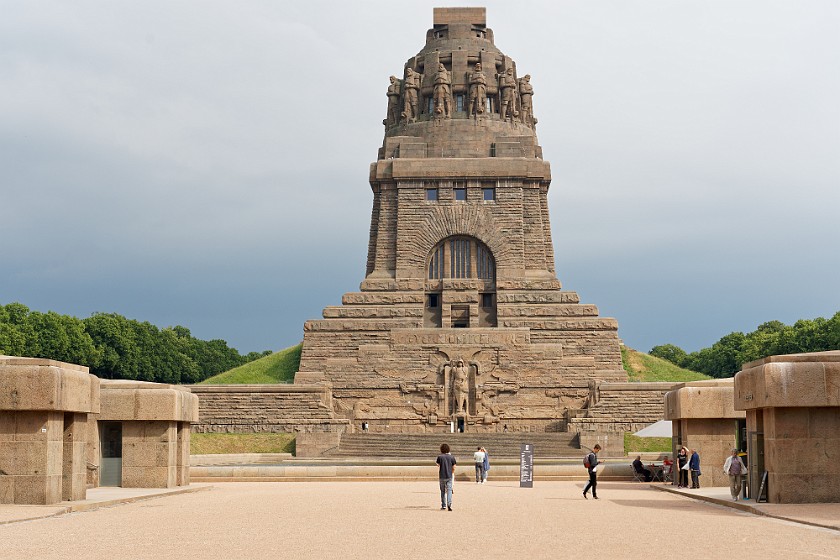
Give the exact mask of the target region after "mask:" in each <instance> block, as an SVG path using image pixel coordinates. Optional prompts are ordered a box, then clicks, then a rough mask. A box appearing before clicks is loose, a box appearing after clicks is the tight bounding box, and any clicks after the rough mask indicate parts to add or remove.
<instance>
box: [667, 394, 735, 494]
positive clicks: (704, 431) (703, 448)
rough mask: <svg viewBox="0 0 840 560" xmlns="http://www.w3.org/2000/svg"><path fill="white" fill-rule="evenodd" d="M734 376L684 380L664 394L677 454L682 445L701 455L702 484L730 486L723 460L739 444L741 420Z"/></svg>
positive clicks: (674, 453)
mask: <svg viewBox="0 0 840 560" xmlns="http://www.w3.org/2000/svg"><path fill="white" fill-rule="evenodd" d="M733 394H734V383H733V380H732V379H721V380H712V381H692V382H690V383H681V384H679V385H677V386H676V387H675V388H674V390H673V391H670V392H668V393H667V394H666V395H665V419H666V420H671V422H672V429H673V441H674V448H673V449H672V457H676V454H677V452H678V450H679V447H681V446H683V445H685V446H686V447H687V448H689V449H696V450H697V453H698V454H699V455H700V470H701V472H702V473H703V474H702V476H701V477H700V484H701V486H729V477H728V476H727V475H725V474H724V473H723V463H724V461H726V458H727V457H729V456H730V454H731V452H732V449H734V448H737V447H738V441H739V438H738V426H739V421H740V422H743V419H744V417H745V415H744V412H743V411H738V410H735V401H734V396H733Z"/></svg>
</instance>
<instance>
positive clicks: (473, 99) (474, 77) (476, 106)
mask: <svg viewBox="0 0 840 560" xmlns="http://www.w3.org/2000/svg"><path fill="white" fill-rule="evenodd" d="M469 83H470V103H469V108H468V111H467V114H468V115H470V116H472V115H474V114H479V115H480V114H481V113H483V112H484V107H485V106H486V105H487V76H485V75H484V71H482V69H481V63H480V62H477V63H476V65H475V70H473V71H472V72H471V73H470V74H469Z"/></svg>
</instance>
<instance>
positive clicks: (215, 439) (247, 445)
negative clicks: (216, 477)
mask: <svg viewBox="0 0 840 560" xmlns="http://www.w3.org/2000/svg"><path fill="white" fill-rule="evenodd" d="M294 452H295V436H294V434H190V455H216V454H224V455H230V454H233V453H294Z"/></svg>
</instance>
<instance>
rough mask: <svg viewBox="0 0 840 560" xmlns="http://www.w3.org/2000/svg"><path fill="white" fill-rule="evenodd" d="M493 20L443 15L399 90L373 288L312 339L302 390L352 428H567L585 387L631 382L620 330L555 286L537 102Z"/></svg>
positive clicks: (392, 110)
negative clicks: (321, 392) (321, 397)
mask: <svg viewBox="0 0 840 560" xmlns="http://www.w3.org/2000/svg"><path fill="white" fill-rule="evenodd" d="M485 19H486V18H485V10H484V8H443V9H435V11H434V26H433V28H432V29H430V30H429V31H428V32H427V35H426V45H425V47H424V48H423V49H422V50H421V51H420V52H419V53H418V54H417V55H416V56H414V57H412V58H411V59H409V60H408V62H407V63H406V65H405V68H404V71H403V73H402V76H403V77H402V78H397V77H395V76H392V77H391V80H390V82H391V84H390V86H389V87H388V88H387V91H386V96H387V99H388V108H387V111H386V119H385V120H384V121H383V123H384V124H385V140H384V142H383V145H382V148H380V150H379V154H378V159H377V161H376V162H375V163H373V164H372V165H371V169H370V185H371V189H372V191H373V209H372V213H371V227H370V241H369V245H368V258H367V268H366V277H365V279H364V281H363V282H362V283H361V290H360V291H359V292H353V293H348V294H345V295H344V297H343V300H342V305H341V306H335V307H328V308H326V309H324V312H323V318H322V319H319V320H312V321H307V322H306V324H305V325H304V343H303V352H302V357H301V363H300V370H299V371H298V372H297V374H296V376H295V384H296V385H313V384H314V385H319V386H322V387H328V388H329V389H330V390H331V394H332V396H331V400H330V403H331V405H330V406H331V411H330V412H331V416H332V417H333V418H336V419H345V420H347V421H349V422H350V424H349V428H348V429H349V430H354V429H359V428H360V427H361V426H363V425H365V426H366V427H368V429H369V430H370V431H374V432H377V431H382V432H384V431H388V432H448V431H449V430H450V429H451V426H452V425H454V426H456V427H457V428H458V429H463V430H464V431H477V432H502V431H504V430H506V429H507V430H511V431H520V430H522V431H525V430H527V431H531V432H534V431H565V430H566V429H567V423H568V419H569V416H570V412H569V411H579V410H581V409H584V408H586V406H587V403H588V402H589V400H590V399H589V395H590V392H591V384H592V383H593V382H604V381H606V382H625V381H626V380H627V376H626V373H625V372H624V370H623V369H622V365H621V355H620V350H619V341H618V336H617V328H618V325H617V323H616V321H615V320H614V319H611V318H604V317H600V316H599V314H598V309H597V308H596V307H595V306H594V305H591V304H584V303H581V302H580V300H579V298H578V295H577V294H576V293H575V292H571V291H564V290H562V289H561V284H560V282H559V280H558V279H557V277H556V275H555V270H554V249H553V245H552V238H551V226H550V223H549V212H548V190H549V184H550V182H551V172H550V166H549V164H548V162H547V161H545V160H543V158H542V148H541V147H540V146H539V143H538V141H537V137H536V132H535V128H536V124H537V119H536V118H534V113H533V96H534V87H533V86H532V85H531V83H530V76H525V77H522V78H520V77H519V76H520V75H519V73H518V72H517V68H516V63H515V62H514V61H513V60H512V59H511V58H510V57H509V56H507V55H505V54H504V53H502V52H501V51H500V50H499V49H497V48H496V46H495V44H494V38H493V32H492V30H491V29H488V28H487V26H486V21H485ZM450 423H452V424H450Z"/></svg>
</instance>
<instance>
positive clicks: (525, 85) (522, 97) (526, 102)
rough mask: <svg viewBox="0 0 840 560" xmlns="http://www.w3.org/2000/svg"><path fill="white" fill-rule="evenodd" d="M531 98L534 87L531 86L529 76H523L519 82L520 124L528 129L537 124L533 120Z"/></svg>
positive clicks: (535, 120)
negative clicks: (525, 125) (523, 124)
mask: <svg viewBox="0 0 840 560" xmlns="http://www.w3.org/2000/svg"><path fill="white" fill-rule="evenodd" d="M533 97H534V86H532V85H531V75H530V74H525V77H524V78H521V79H520V80H519V107H520V111H519V112H520V117H521V118H522V122H523V123H525V124H527V125H528V126H530V127H533V126H534V124H536V122H537V119H535V118H534V106H533V100H532V98H533Z"/></svg>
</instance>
